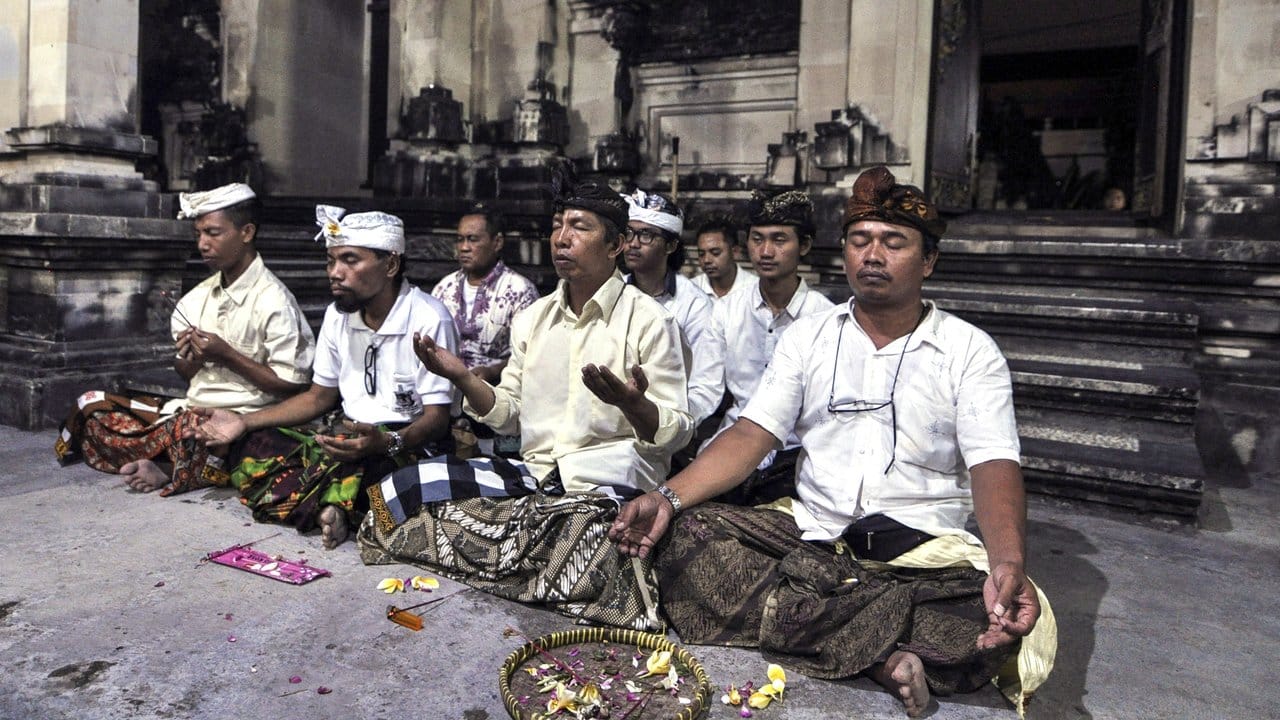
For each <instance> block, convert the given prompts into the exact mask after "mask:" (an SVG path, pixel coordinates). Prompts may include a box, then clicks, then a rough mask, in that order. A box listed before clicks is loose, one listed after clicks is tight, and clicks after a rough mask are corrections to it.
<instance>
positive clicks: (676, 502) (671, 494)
mask: <svg viewBox="0 0 1280 720" xmlns="http://www.w3.org/2000/svg"><path fill="white" fill-rule="evenodd" d="M658 494H659V495H661V496H662V497H664V498H666V499H667V502H669V503H671V509H672V510H674V511H675V514H676V515H679V514H680V510H682V509H683V508H684V503H682V502H680V496H679V495H677V494H676V491H675V490H672V489H671V488H669V487H667V486H666V485H659V486H658Z"/></svg>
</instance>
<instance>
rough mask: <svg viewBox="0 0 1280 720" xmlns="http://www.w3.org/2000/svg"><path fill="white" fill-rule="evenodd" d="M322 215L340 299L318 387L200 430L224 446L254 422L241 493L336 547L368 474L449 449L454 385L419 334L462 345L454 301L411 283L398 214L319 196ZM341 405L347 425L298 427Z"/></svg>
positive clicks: (264, 515)
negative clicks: (429, 358)
mask: <svg viewBox="0 0 1280 720" xmlns="http://www.w3.org/2000/svg"><path fill="white" fill-rule="evenodd" d="M316 224H317V225H319V226H320V233H319V234H318V235H317V236H316V239H317V240H320V239H323V240H324V241H325V245H326V253H327V255H328V275H329V287H330V290H331V291H332V293H333V297H334V302H333V304H332V305H330V306H329V308H328V309H327V310H326V311H325V316H324V324H323V325H322V326H321V328H320V338H319V340H318V343H317V351H316V360H315V366H314V368H313V377H312V382H311V387H310V388H308V389H307V391H306V392H303V393H302V394H300V395H296V396H294V397H292V398H290V399H288V400H286V401H284V402H282V403H280V404H278V405H273V406H271V407H268V408H264V409H262V410H259V411H256V412H252V413H248V414H244V415H241V414H237V413H230V412H225V411H221V410H219V411H213V412H206V413H202V414H203V415H204V416H205V418H206V419H205V421H204V422H203V423H202V424H201V425H200V426H199V427H198V428H197V430H196V433H197V435H198V436H199V437H200V438H201V439H202V440H204V441H206V442H208V443H210V444H225V443H228V442H232V441H235V440H236V439H237V438H240V437H241V436H242V435H245V433H247V432H251V431H256V432H252V434H251V435H249V436H248V437H247V438H246V440H245V443H244V459H243V461H242V462H241V463H240V464H239V466H237V468H236V469H235V472H234V473H233V476H232V482H233V483H234V484H235V485H236V487H238V488H239V489H240V496H241V501H242V502H243V503H244V504H245V505H247V506H249V507H250V508H251V509H252V510H253V514H254V517H255V518H256V519H258V520H261V521H274V522H281V523H285V524H288V525H293V526H294V527H296V528H297V529H298V531H299V532H306V531H308V530H311V529H312V528H314V527H316V525H317V524H318V525H320V527H321V529H322V533H323V538H324V545H325V547H327V548H333V547H336V546H337V545H339V544H340V543H342V541H343V540H345V539H346V537H347V529H348V527H349V525H350V523H351V522H352V521H354V520H356V519H358V516H359V515H360V514H361V513H362V512H363V510H364V509H366V508H365V503H364V493H363V492H362V490H363V485H362V483H363V482H364V481H366V480H367V481H369V482H373V481H376V480H378V479H379V478H381V477H382V476H383V475H385V474H386V473H388V472H390V471H391V470H393V469H394V468H396V467H397V466H399V465H403V464H405V463H408V462H412V461H413V460H415V459H416V458H418V457H424V456H427V455H430V454H436V453H437V452H439V451H441V450H444V449H446V447H441V446H437V443H439V442H440V441H443V440H446V439H447V438H448V431H449V411H450V408H451V407H452V405H453V400H454V392H453V387H452V386H451V385H450V384H449V382H448V381H447V380H445V379H444V378H442V377H440V376H438V375H435V374H433V373H431V372H430V371H428V370H427V369H426V368H425V367H423V366H422V363H421V362H419V361H418V358H417V356H416V355H415V354H414V349H413V339H414V337H415V336H419V335H420V336H422V337H428V338H431V340H432V341H433V342H435V343H438V344H439V345H440V346H442V347H446V348H449V349H450V350H455V349H456V348H457V347H458V338H457V331H456V330H455V329H454V325H453V319H452V318H451V317H449V311H448V310H447V309H446V308H445V307H444V305H442V304H441V303H440V301H439V300H437V299H435V298H433V297H431V296H430V295H428V294H426V293H424V292H422V291H421V290H419V289H418V288H416V287H414V286H412V285H410V284H409V283H407V282H405V281H404V250H405V243H404V226H403V224H402V223H401V221H400V218H397V217H395V216H393V215H387V214H386V213H381V212H366V213H356V214H353V215H345V211H344V210H343V209H342V208H337V207H332V206H329V205H320V206H317V208H316ZM339 405H341V408H342V414H343V415H344V416H345V419H344V420H343V421H342V422H341V424H338V423H333V424H332V426H331V427H329V428H326V429H323V430H321V431H320V432H310V431H301V430H292V429H289V428H290V427H291V426H296V425H302V424H303V423H308V422H311V421H313V420H317V419H319V418H321V417H322V416H324V415H325V414H326V413H329V412H330V411H331V410H334V409H335V408H337V407H339Z"/></svg>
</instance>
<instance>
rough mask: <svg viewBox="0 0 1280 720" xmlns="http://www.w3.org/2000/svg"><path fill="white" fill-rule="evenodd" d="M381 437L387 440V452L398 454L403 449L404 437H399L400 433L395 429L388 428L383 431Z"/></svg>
mask: <svg viewBox="0 0 1280 720" xmlns="http://www.w3.org/2000/svg"><path fill="white" fill-rule="evenodd" d="M383 437H385V438H386V440H387V454H388V455H399V454H400V451H401V450H403V449H404V438H402V437H400V433H398V432H396V431H395V430H388V431H386V432H385V433H383Z"/></svg>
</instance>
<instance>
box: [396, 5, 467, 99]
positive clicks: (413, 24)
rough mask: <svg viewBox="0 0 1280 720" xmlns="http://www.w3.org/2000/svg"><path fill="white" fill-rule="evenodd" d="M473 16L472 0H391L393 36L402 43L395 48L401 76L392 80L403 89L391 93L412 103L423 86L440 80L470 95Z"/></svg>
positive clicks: (464, 95)
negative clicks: (453, 0) (465, 0)
mask: <svg viewBox="0 0 1280 720" xmlns="http://www.w3.org/2000/svg"><path fill="white" fill-rule="evenodd" d="M473 20H474V12H473V10H472V3H470V2H450V1H449V0H392V3H391V35H392V37H396V36H397V35H398V36H399V39H398V48H397V47H392V49H391V57H392V74H393V75H398V78H396V79H393V80H391V82H390V85H391V86H392V87H393V88H398V89H399V92H398V94H397V93H395V92H394V91H393V92H392V93H391V94H392V95H393V96H394V97H398V98H400V100H401V101H402V102H403V103H406V105H407V103H408V102H409V100H410V99H412V98H415V97H417V96H418V93H419V92H420V91H421V90H422V88H424V87H427V86H429V85H436V86H438V87H446V88H449V90H451V91H452V92H453V96H454V97H455V98H459V99H462V100H467V99H469V98H470V97H471V80H472V73H471V47H470V45H471V33H472V23H473ZM397 66H398V67H397ZM397 70H398V72H397ZM468 110H469V108H468Z"/></svg>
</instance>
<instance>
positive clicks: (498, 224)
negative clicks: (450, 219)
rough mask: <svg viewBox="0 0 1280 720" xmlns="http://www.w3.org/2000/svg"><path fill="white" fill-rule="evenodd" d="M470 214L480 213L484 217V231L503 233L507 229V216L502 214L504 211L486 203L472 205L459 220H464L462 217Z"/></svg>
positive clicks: (493, 233) (495, 233) (492, 233)
mask: <svg viewBox="0 0 1280 720" xmlns="http://www.w3.org/2000/svg"><path fill="white" fill-rule="evenodd" d="M468 215H479V216H480V217H482V218H484V231H485V232H487V233H489V234H490V235H501V234H502V233H503V231H504V230H506V218H504V217H503V216H502V213H500V212H498V211H497V210H494V209H493V208H491V207H489V206H488V205H485V204H484V203H476V204H475V205H472V206H471V208H470V209H469V210H467V211H466V212H464V213H462V217H460V218H458V222H462V218H464V217H467V216H468Z"/></svg>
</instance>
